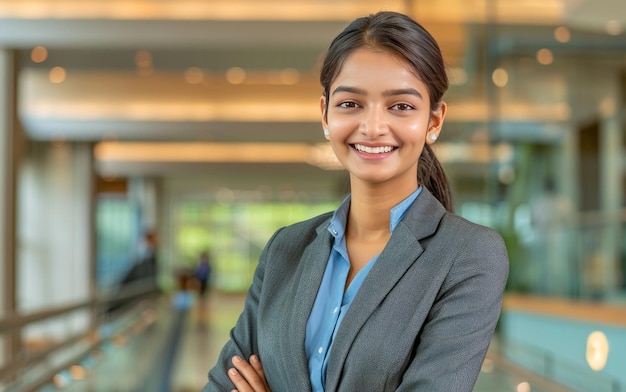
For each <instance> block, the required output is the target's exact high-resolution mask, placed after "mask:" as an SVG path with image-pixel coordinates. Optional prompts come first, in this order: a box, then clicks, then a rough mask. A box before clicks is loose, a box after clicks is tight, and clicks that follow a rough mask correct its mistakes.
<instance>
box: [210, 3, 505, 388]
mask: <svg viewBox="0 0 626 392" xmlns="http://www.w3.org/2000/svg"><path fill="white" fill-rule="evenodd" d="M320 80H321V84H322V87H323V94H322V96H321V98H320V109H321V122H322V126H323V129H324V133H323V134H324V136H325V138H326V139H327V140H328V141H329V142H330V145H331V146H332V149H333V151H334V153H335V155H336V156H337V158H338V160H339V162H340V163H341V164H342V166H343V167H344V168H345V169H346V170H347V172H348V173H349V177H350V195H349V196H348V197H346V198H345V199H344V201H343V203H342V204H341V205H340V206H339V207H338V208H337V209H336V210H335V211H334V212H329V213H326V214H322V215H319V216H317V217H315V218H312V219H309V220H307V221H304V222H300V223H296V224H293V225H290V226H287V227H285V228H283V229H280V230H278V231H277V232H276V233H275V234H274V236H273V237H272V238H271V239H270V240H269V242H268V243H267V245H266V246H265V249H264V250H263V253H262V254H261V256H260V260H259V265H258V267H257V270H256V273H255V276H254V279H253V283H252V286H251V287H250V290H249V292H248V295H247V299H246V304H245V307H244V310H243V313H242V314H241V316H240V317H239V320H238V321H237V324H236V325H235V327H234V328H233V330H232V332H231V339H230V341H228V342H227V343H226V345H225V347H224V348H223V350H222V352H221V354H220V357H219V359H218V362H217V364H216V366H215V367H214V368H213V369H212V370H211V371H210V372H209V382H208V383H207V384H206V386H205V388H204V391H233V390H237V391H239V392H244V391H269V390H273V391H311V390H313V391H357V390H358V391H366V392H367V391H372V392H374V391H375V392H380V391H412V392H415V391H428V392H433V391H435V392H436V391H442V392H443V391H446V392H448V391H461V392H463V391H467V392H470V391H472V390H473V387H474V384H475V382H476V379H477V377H478V373H479V371H480V368H481V365H482V362H483V359H484V357H485V354H486V352H487V347H488V346H489V343H490V340H491V337H492V334H493V332H494V329H495V325H496V323H497V321H498V318H499V315H500V308H501V303H502V294H503V291H504V286H505V283H506V280H507V276H508V257H507V252H506V249H505V247H504V243H503V241H502V238H501V237H500V236H499V235H498V234H497V233H496V232H495V231H493V230H491V229H489V228H486V227H483V226H479V225H477V224H473V223H471V222H469V221H467V220H464V219H462V218H460V217H458V216H456V215H454V214H453V213H452V210H453V205H452V197H451V195H450V190H449V186H448V182H447V178H446V175H445V173H444V171H443V169H442V167H441V165H440V164H439V161H438V160H437V158H436V157H435V155H434V153H433V151H432V149H431V148H430V146H431V145H432V144H433V143H435V142H436V141H437V139H438V136H439V134H440V132H441V131H442V127H443V123H444V120H445V116H446V111H447V105H446V103H445V102H444V101H443V94H444V93H445V91H446V89H447V87H448V79H447V76H446V72H445V67H444V64H443V59H442V56H441V52H440V50H439V46H438V44H437V42H436V41H435V40H434V38H433V37H432V36H431V35H430V34H429V33H428V32H427V31H426V30H424V28H423V27H422V26H421V25H419V24H418V23H417V22H415V21H414V20H412V19H411V18H409V17H407V16H406V15H403V14H399V13H395V12H380V13H377V14H375V15H370V16H368V17H362V18H358V19H356V20H354V21H353V22H352V23H351V24H350V25H348V26H347V27H346V28H345V29H344V30H343V31H342V32H341V33H340V34H339V35H338V36H337V37H336V38H335V39H334V40H333V42H332V43H331V45H330V48H329V50H328V53H327V55H326V58H325V60H324V63H323V65H322V69H321V76H320Z"/></svg>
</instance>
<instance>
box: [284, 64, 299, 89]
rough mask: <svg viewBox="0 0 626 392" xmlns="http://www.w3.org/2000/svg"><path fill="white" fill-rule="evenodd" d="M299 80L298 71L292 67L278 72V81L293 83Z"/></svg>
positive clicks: (287, 83)
mask: <svg viewBox="0 0 626 392" xmlns="http://www.w3.org/2000/svg"><path fill="white" fill-rule="evenodd" d="M299 80H300V72H298V70H296V69H293V68H285V69H283V70H282V71H281V72H280V81H281V82H282V83H283V84H286V85H294V84H296V83H298V81H299Z"/></svg>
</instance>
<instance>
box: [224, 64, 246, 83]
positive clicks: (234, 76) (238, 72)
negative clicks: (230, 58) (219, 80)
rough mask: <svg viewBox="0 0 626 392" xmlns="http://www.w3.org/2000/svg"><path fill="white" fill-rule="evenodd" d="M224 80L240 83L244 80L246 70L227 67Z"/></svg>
mask: <svg viewBox="0 0 626 392" xmlns="http://www.w3.org/2000/svg"><path fill="white" fill-rule="evenodd" d="M226 80H228V83H231V84H241V83H243V82H244V81H245V80H246V71H244V70H243V68H239V67H232V68H229V69H228V71H226Z"/></svg>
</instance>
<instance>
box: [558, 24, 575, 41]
mask: <svg viewBox="0 0 626 392" xmlns="http://www.w3.org/2000/svg"><path fill="white" fill-rule="evenodd" d="M554 38H555V39H556V40H557V41H559V42H562V43H565V42H569V40H570V39H571V38H572V34H571V33H570V31H569V29H568V28H567V27H565V26H559V27H557V28H556V29H554Z"/></svg>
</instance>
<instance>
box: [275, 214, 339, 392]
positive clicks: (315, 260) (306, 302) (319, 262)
mask: <svg viewBox="0 0 626 392" xmlns="http://www.w3.org/2000/svg"><path fill="white" fill-rule="evenodd" d="M327 227H328V221H326V222H325V223H323V224H321V225H320V226H319V227H318V228H317V237H316V238H315V240H313V242H311V244H310V245H308V246H307V248H306V249H305V250H304V252H303V254H302V257H301V259H300V263H299V267H298V268H299V269H300V272H299V274H298V275H299V282H298V283H297V284H296V285H294V288H293V289H294V292H293V302H292V305H293V306H292V308H291V318H290V325H291V328H290V333H289V335H288V336H285V339H289V340H290V344H289V347H300V348H301V350H300V351H299V353H297V354H296V356H297V357H298V360H297V363H294V364H292V373H293V374H292V375H293V376H294V377H292V380H298V383H300V384H301V385H302V388H301V389H300V390H302V391H305V390H311V383H310V377H309V365H308V359H307V357H306V352H305V349H304V342H305V337H306V324H307V321H308V320H309V315H310V314H311V309H312V308H313V303H314V302H315V298H316V296H317V291H318V289H319V286H320V284H321V282H322V277H323V276H324V270H325V269H326V264H327V263H328V257H329V255H330V250H331V245H332V241H331V239H332V237H331V235H330V233H329V232H328V230H327ZM295 240H296V241H297V240H299V239H295ZM291 331H292V332H291ZM300 380H301V381H300Z"/></svg>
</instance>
